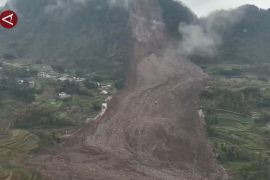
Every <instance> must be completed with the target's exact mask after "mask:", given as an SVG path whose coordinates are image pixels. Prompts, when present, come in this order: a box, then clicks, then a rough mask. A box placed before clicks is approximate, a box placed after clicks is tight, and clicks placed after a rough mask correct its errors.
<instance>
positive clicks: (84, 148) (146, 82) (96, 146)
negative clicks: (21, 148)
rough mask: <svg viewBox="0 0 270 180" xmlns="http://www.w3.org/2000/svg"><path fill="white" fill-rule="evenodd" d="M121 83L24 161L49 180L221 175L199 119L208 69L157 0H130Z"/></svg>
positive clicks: (183, 179)
mask: <svg viewBox="0 0 270 180" xmlns="http://www.w3.org/2000/svg"><path fill="white" fill-rule="evenodd" d="M130 8H131V10H130V12H131V13H130V26H131V29H132V34H133V38H134V45H133V58H132V60H131V63H130V64H131V67H130V73H129V77H128V82H127V86H126V88H125V89H124V90H123V91H121V92H119V93H118V94H116V95H115V96H114V97H113V99H112V100H111V101H110V103H109V105H108V110H107V112H106V113H105V115H104V116H103V117H102V118H101V119H98V120H97V121H96V122H92V123H90V124H89V125H87V127H85V128H83V129H82V130H80V131H79V132H78V133H76V134H75V135H74V136H73V137H70V138H69V139H68V140H66V141H65V142H64V143H62V144H61V145H59V146H57V147H55V148H53V149H52V150H50V151H49V152H43V153H40V154H38V155H35V156H31V157H30V158H29V160H28V165H29V166H31V167H33V168H35V169H37V170H38V171H39V172H40V173H41V174H42V176H43V178H44V179H50V180H54V179H55V180H68V179H74V180H186V179H187V180H190V179H194V180H197V179H198V180H200V179H202V180H205V179H209V180H211V179H213V180H219V179H220V180H221V179H227V176H226V173H225V172H224V170H223V169H222V168H221V167H220V166H219V165H218V164H217V163H216V161H215V158H214V156H213V153H212V150H211V147H210V145H209V143H208V141H207V138H206V134H205V129H204V127H203V123H202V121H201V120H200V118H199V115H198V109H199V107H198V106H199V102H198V101H199V94H200V91H201V90H202V89H203V87H204V84H205V81H206V78H207V76H206V75H205V74H204V73H203V72H202V70H201V69H200V68H199V67H197V66H196V65H194V64H193V63H191V62H190V61H188V60H186V59H185V58H183V57H181V56H180V55H179V54H178V53H177V51H176V50H175V49H174V48H173V47H172V45H171V43H170V42H169V40H168V38H167V34H166V28H165V25H164V23H163V21H162V17H161V10H160V7H159V4H158V3H157V1H155V0H133V1H132V4H131V7H130Z"/></svg>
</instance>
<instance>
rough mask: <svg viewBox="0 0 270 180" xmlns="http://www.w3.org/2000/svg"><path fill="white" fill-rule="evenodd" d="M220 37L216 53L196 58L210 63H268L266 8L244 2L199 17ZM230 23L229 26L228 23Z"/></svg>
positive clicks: (269, 20) (268, 16)
mask: <svg viewBox="0 0 270 180" xmlns="http://www.w3.org/2000/svg"><path fill="white" fill-rule="evenodd" d="M201 24H203V26H205V25H206V26H207V25H209V24H210V27H206V28H211V30H212V31H213V32H216V33H217V34H218V35H219V36H220V38H221V39H222V44H221V45H220V47H219V48H218V54H217V56H215V57H213V58H209V57H206V58H201V57H200V58H198V59H201V61H200V62H202V63H204V62H212V63H215V62H217V63H221V62H225V63H238V64H247V63H251V64H252V63H269V59H270V53H269V49H270V44H269V42H270V35H269V31H270V10H269V9H268V10H264V9H260V8H258V7H256V6H253V5H244V6H241V7H239V8H237V9H233V10H226V11H224V10H222V11H217V12H215V13H213V14H211V15H210V16H208V17H206V18H204V19H201ZM228 24H230V25H228Z"/></svg>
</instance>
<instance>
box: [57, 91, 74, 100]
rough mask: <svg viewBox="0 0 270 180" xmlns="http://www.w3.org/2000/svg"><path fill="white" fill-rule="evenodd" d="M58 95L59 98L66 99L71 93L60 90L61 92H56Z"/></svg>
mask: <svg viewBox="0 0 270 180" xmlns="http://www.w3.org/2000/svg"><path fill="white" fill-rule="evenodd" d="M58 97H59V98H60V99H68V98H70V97H71V95H70V94H67V93H65V92H61V93H59V94H58Z"/></svg>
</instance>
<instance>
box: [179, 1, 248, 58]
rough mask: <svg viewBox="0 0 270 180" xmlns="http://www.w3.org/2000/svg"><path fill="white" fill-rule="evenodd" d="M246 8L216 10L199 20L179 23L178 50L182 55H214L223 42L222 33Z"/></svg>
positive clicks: (230, 26) (232, 24)
mask: <svg viewBox="0 0 270 180" xmlns="http://www.w3.org/2000/svg"><path fill="white" fill-rule="evenodd" d="M246 10H247V7H245V6H243V7H240V8H238V9H236V10H232V11H225V10H222V11H216V12H213V13H212V14H210V15H209V16H208V17H206V18H202V19H200V21H199V22H196V23H192V24H185V23H181V24H180V25H179V33H180V34H181V36H182V40H181V42H180V43H179V49H180V50H179V52H181V54H182V55H184V56H190V55H199V56H210V57H213V56H215V55H216V54H217V53H218V47H219V46H221V45H222V44H223V35H224V34H225V33H226V31H228V30H229V29H230V28H232V27H233V26H234V25H235V24H237V23H238V22H239V21H240V20H241V19H242V18H243V17H244V15H245V14H246Z"/></svg>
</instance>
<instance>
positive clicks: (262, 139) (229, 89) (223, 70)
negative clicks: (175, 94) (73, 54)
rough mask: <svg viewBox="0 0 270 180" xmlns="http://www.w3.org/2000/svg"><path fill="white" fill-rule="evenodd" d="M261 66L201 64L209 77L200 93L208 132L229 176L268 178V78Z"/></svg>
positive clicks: (242, 179)
mask: <svg viewBox="0 0 270 180" xmlns="http://www.w3.org/2000/svg"><path fill="white" fill-rule="evenodd" d="M264 66H265V64H261V65H235V64H212V65H207V66H206V65H205V66H204V69H205V71H206V72H208V73H209V74H211V76H212V78H211V79H212V80H210V82H209V83H208V86H207V88H206V89H205V91H203V92H202V95H201V97H202V107H203V109H204V112H205V117H206V124H207V131H208V134H209V137H210V139H211V142H212V143H213V145H214V147H215V153H216V156H217V158H218V159H219V160H220V162H221V163H222V165H223V166H224V167H225V168H226V170H227V171H228V173H229V174H230V177H231V179H235V180H268V179H269V178H270V173H269V172H270V143H269V140H270V114H269V108H270V103H269V102H270V101H269V100H270V81H269V80H270V78H269V76H268V77H267V76H265V74H264V73H263V72H262V71H258V69H261V68H264ZM262 77H263V78H262Z"/></svg>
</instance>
